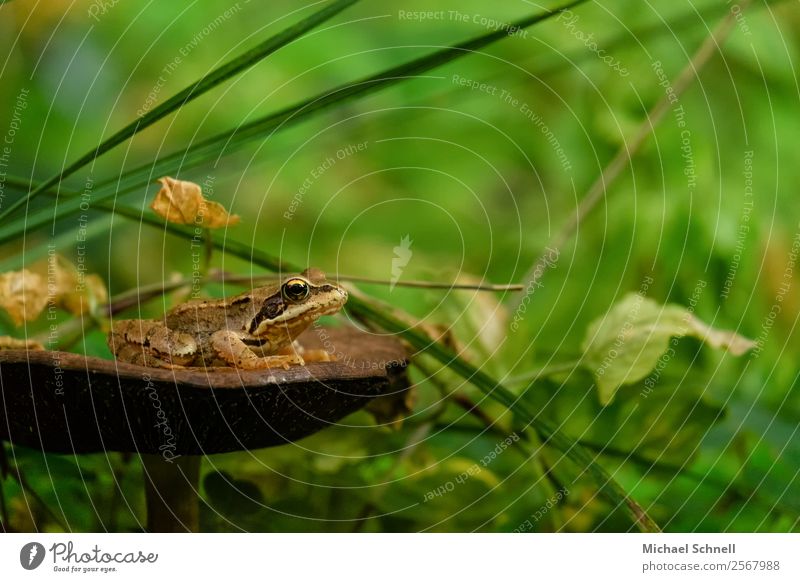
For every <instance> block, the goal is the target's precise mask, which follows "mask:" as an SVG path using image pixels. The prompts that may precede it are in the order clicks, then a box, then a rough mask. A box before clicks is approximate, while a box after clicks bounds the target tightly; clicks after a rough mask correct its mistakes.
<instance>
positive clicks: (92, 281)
mask: <svg viewBox="0 0 800 582" xmlns="http://www.w3.org/2000/svg"><path fill="white" fill-rule="evenodd" d="M106 302H108V291H107V290H106V286H105V284H104V283H103V280H102V279H101V278H100V277H99V276H98V275H85V276H83V277H82V276H81V273H80V272H79V270H78V268H77V267H76V266H75V265H73V264H72V263H71V262H70V261H68V260H67V259H65V258H64V257H62V256H61V255H58V254H51V255H48V256H47V257H45V258H44V259H42V260H41V261H37V262H36V263H34V264H33V265H31V266H30V268H29V269H22V270H21V271H11V272H8V273H3V274H2V275H0V307H2V308H3V309H5V310H6V311H7V312H8V314H9V316H10V317H11V319H12V321H13V322H14V324H15V325H21V324H22V322H23V321H25V320H28V321H32V320H34V319H36V318H37V317H38V316H39V315H40V314H41V313H42V311H43V310H44V309H45V307H48V305H51V306H52V307H53V308H55V307H60V308H62V309H65V310H67V311H69V312H70V313H72V314H74V315H81V314H89V313H91V312H93V311H94V310H95V309H96V308H97V306H98V305H101V304H103V303H106ZM48 309H49V307H48Z"/></svg>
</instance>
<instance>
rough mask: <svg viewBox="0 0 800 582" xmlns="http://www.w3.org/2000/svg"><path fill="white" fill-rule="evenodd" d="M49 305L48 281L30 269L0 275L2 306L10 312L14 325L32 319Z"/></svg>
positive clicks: (0, 302) (0, 299)
mask: <svg viewBox="0 0 800 582" xmlns="http://www.w3.org/2000/svg"><path fill="white" fill-rule="evenodd" d="M45 305H47V283H46V281H45V279H44V278H43V277H42V276H41V275H39V274H38V273H33V272H31V271H29V270H28V269H22V270H21V271H12V272H10V273H3V274H2V275H0V307H2V308H3V309H5V310H6V312H8V315H9V316H10V317H11V320H12V321H13V322H14V325H22V322H23V321H26V320H27V321H32V320H34V319H36V318H37V317H39V314H40V313H41V312H42V310H43V309H44V307H45Z"/></svg>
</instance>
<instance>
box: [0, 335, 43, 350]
mask: <svg viewBox="0 0 800 582" xmlns="http://www.w3.org/2000/svg"><path fill="white" fill-rule="evenodd" d="M0 350H44V346H43V345H42V344H40V343H39V342H37V341H36V340H24V339H17V338H15V337H10V336H7V335H0Z"/></svg>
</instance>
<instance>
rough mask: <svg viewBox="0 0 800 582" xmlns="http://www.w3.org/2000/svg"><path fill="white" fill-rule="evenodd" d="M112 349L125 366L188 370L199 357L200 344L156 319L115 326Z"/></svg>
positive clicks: (124, 322) (126, 321)
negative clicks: (182, 368)
mask: <svg viewBox="0 0 800 582" xmlns="http://www.w3.org/2000/svg"><path fill="white" fill-rule="evenodd" d="M108 347H109V348H111V351H112V352H113V353H114V356H115V357H116V358H117V359H118V360H120V361H122V362H129V363H131V364H138V365H140V366H148V367H151V368H175V367H181V366H188V365H189V364H191V363H192V362H193V361H194V359H195V356H196V355H197V342H196V341H195V339H194V338H193V337H192V336H191V335H189V334H188V333H183V332H180V331H174V330H171V329H169V328H168V327H167V326H166V325H164V322H163V321H158V320H155V319H125V320H122V321H117V322H115V323H114V325H113V327H112V328H111V333H110V334H109V336H108Z"/></svg>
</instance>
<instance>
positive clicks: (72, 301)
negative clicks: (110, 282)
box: [58, 274, 108, 315]
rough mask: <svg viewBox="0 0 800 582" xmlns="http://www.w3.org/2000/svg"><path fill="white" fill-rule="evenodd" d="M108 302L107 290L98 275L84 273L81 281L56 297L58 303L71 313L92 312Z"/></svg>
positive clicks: (85, 313)
mask: <svg viewBox="0 0 800 582" xmlns="http://www.w3.org/2000/svg"><path fill="white" fill-rule="evenodd" d="M106 303H108V290H107V289H106V285H105V283H103V280H102V279H101V278H100V276H99V275H94V274H92V275H86V276H85V277H84V278H83V283H82V284H80V285H76V286H75V287H73V289H72V290H71V291H70V292H68V293H64V294H63V295H61V296H60V297H59V298H58V304H59V306H61V307H62V308H64V309H65V310H67V311H69V312H70V313H72V314H73V315H87V314H89V313H94V312H95V310H96V309H97V308H98V307H99V306H100V305H104V304H106Z"/></svg>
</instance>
